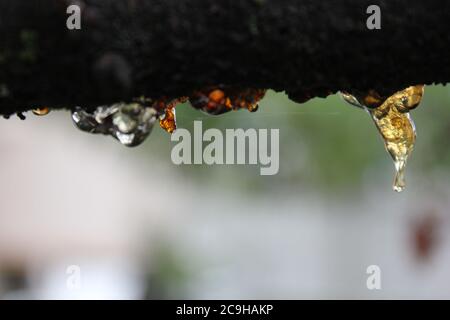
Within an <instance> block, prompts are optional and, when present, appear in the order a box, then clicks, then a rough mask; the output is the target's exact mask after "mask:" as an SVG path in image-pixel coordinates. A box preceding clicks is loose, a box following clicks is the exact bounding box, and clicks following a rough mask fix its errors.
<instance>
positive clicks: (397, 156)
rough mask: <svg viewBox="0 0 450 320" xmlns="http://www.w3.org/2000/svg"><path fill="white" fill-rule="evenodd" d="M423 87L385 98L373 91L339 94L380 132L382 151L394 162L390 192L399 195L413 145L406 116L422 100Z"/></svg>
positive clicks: (412, 130)
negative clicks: (382, 144) (365, 112)
mask: <svg viewBox="0 0 450 320" xmlns="http://www.w3.org/2000/svg"><path fill="white" fill-rule="evenodd" d="M423 92H424V86H423V85H416V86H411V87H408V88H406V89H405V90H402V91H398V92H396V93H395V94H393V95H392V96H390V97H388V98H384V97H381V96H380V95H378V94H377V93H376V92H375V91H373V90H372V91H370V92H369V93H367V94H356V95H353V94H350V93H347V92H342V93H341V95H342V97H343V98H344V100H345V101H347V102H348V103H350V104H352V105H355V106H358V107H361V108H364V109H366V110H367V112H368V113H369V114H370V115H371V117H372V119H373V121H374V123H375V125H376V126H377V128H378V131H379V132H380V134H381V136H382V138H383V140H384V144H385V147H386V150H387V151H388V152H389V154H390V155H391V157H392V159H393V160H394V166H395V171H396V173H395V178H394V184H393V189H394V190H395V191H397V192H401V191H403V190H404V188H405V167H406V163H407V160H408V157H409V156H410V155H411V153H412V151H413V149H414V144H415V142H416V129H415V125H414V122H413V120H412V118H411V116H410V114H409V111H410V110H413V109H415V108H416V107H417V106H418V105H419V103H420V101H421V100H422V96H423Z"/></svg>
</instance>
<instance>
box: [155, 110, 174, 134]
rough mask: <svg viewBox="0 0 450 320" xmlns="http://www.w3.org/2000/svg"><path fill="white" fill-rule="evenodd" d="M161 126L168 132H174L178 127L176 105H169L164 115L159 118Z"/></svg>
mask: <svg viewBox="0 0 450 320" xmlns="http://www.w3.org/2000/svg"><path fill="white" fill-rule="evenodd" d="M159 124H160V126H161V128H163V129H164V130H166V131H167V132H168V133H172V132H174V131H175V130H176V129H177V120H176V115H175V107H168V108H166V110H165V113H164V115H163V116H162V117H161V119H160V120H159Z"/></svg>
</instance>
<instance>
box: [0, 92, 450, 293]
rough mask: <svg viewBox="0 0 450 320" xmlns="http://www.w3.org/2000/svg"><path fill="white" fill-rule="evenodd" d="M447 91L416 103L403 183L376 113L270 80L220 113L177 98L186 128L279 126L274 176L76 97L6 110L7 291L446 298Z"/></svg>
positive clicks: (0, 128) (3, 267)
mask: <svg viewBox="0 0 450 320" xmlns="http://www.w3.org/2000/svg"><path fill="white" fill-rule="evenodd" d="M449 103H450V90H449V89H448V88H444V87H427V88H426V96H425V100H424V103H423V104H422V105H421V106H419V108H418V109H417V110H415V112H413V114H412V115H413V118H414V119H415V120H416V126H417V130H418V139H417V147H416V150H415V153H414V154H413V156H412V158H411V160H410V163H409V165H408V168H407V184H408V185H407V189H406V190H405V191H404V192H403V193H401V194H397V193H394V192H393V191H392V189H391V182H392V178H393V165H392V163H391V160H390V158H389V156H388V155H387V154H386V153H385V151H384V147H383V144H382V142H381V139H380V137H379V136H378V133H377V132H376V129H375V128H374V127H373V124H372V123H371V120H370V119H369V117H368V115H367V114H365V113H364V112H362V111H361V110H358V109H356V108H352V107H350V106H347V105H346V104H345V103H344V102H343V101H342V100H341V99H339V97H337V96H333V97H329V98H327V99H315V100H312V101H310V102H308V103H306V104H304V105H297V104H295V103H293V102H290V101H289V100H288V99H287V97H285V96H284V95H283V94H281V93H277V94H275V93H273V92H270V93H269V95H268V96H267V97H266V98H265V99H264V100H263V102H262V104H261V106H260V110H259V111H258V112H257V113H255V114H250V113H247V112H246V111H239V112H232V113H230V114H227V115H224V116H223V117H218V118H216V117H208V116H205V115H203V114H201V113H200V112H198V111H195V110H191V108H189V107H188V105H183V106H180V107H178V109H177V115H178V125H179V127H186V128H191V127H192V122H193V120H195V119H201V120H203V126H204V128H205V129H206V128H208V127H217V128H219V129H225V128H238V127H242V128H250V127H260V128H279V129H280V172H279V174H278V175H276V176H259V168H258V167H257V166H238V165H235V166H211V167H208V166H195V165H193V166H175V165H173V164H172V162H171V160H170V151H171V146H172V143H171V142H170V137H169V135H168V134H166V133H165V132H163V131H162V130H161V129H160V128H159V127H155V128H154V131H153V133H152V134H151V136H150V137H149V138H148V140H147V141H146V142H145V143H144V144H143V145H142V146H140V147H137V148H135V149H128V148H126V147H123V146H121V145H120V144H119V143H118V142H117V141H115V140H113V139H112V138H110V137H106V136H100V135H99V136H96V135H90V134H87V133H84V132H81V131H78V130H77V129H76V128H75V127H74V126H73V124H72V123H71V119H70V115H69V113H68V112H63V111H59V112H51V113H50V114H49V115H48V116H45V117H36V116H34V115H32V114H31V113H30V114H28V115H27V120H26V121H20V120H19V119H17V118H12V119H10V120H1V121H0V200H1V201H0V298H3V299H34V298H37V299H72V298H75V299H78V298H85V299H101V298H112V299H143V298H150V299H151V298H160V299H164V298H183V299H184V298H189V299H197V298H199V299H213V298H214V299H216V298H217V299H241V298H242V299H260V298H261V299H298V298H309V299H316V298H338V299H340V298H361V299H375V298H377V299H378V298H394V299H397V298H450V271H449V270H450V221H449V220H450V216H449V206H450V201H449V195H450V182H449V181H450V180H449V173H450V153H449V151H450V146H449V142H448V137H449V135H450V125H449V124H450V108H449V106H448V105H446V104H449ZM369 265H378V266H379V267H380V268H381V285H382V287H381V290H368V289H367V287H366V279H367V277H368V274H366V268H367V267H368V266H369ZM71 266H75V267H76V268H78V269H77V270H79V274H78V275H79V279H80V285H79V286H78V287H76V288H73V287H71V286H70V285H68V283H69V282H70V281H71V277H72V276H73V274H71V273H70V272H68V271H70V270H71V269H70V268H71Z"/></svg>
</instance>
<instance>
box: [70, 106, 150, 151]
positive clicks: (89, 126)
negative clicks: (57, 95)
mask: <svg viewBox="0 0 450 320" xmlns="http://www.w3.org/2000/svg"><path fill="white" fill-rule="evenodd" d="M156 119H157V111H156V110H155V109H154V108H151V107H146V106H143V105H141V104H139V103H129V104H126V103H116V104H114V105H111V106H100V107H98V108H97V109H95V111H94V112H92V113H89V112H86V111H85V110H83V109H81V108H79V107H77V108H75V110H74V111H73V112H72V120H73V122H74V123H75V125H76V126H77V127H78V128H79V129H80V130H82V131H86V132H90V133H98V134H105V135H110V136H112V137H114V138H115V139H117V140H118V141H119V142H120V143H121V144H123V145H125V146H128V147H134V146H137V145H139V144H141V143H142V142H143V141H144V140H145V139H146V138H147V136H148V135H149V134H150V132H151V131H152V128H153V125H154V123H155V121H156Z"/></svg>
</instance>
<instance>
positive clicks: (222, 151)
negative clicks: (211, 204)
mask: <svg viewBox="0 0 450 320" xmlns="http://www.w3.org/2000/svg"><path fill="white" fill-rule="evenodd" d="M171 140H172V141H174V142H178V143H177V144H176V145H175V146H174V147H173V148H172V153H171V158H172V162H173V163H174V164H176V165H181V164H207V165H213V164H218V165H223V164H227V165H229V164H240V165H245V164H250V165H257V164H259V165H260V175H263V176H267V175H276V174H277V173H278V171H279V168H280V165H279V157H280V156H279V153H280V148H279V140H280V132H279V129H270V141H269V130H268V129H254V128H251V129H247V130H244V129H226V130H225V135H224V134H223V132H222V131H220V130H219V129H215V128H210V129H207V130H206V131H205V132H203V129H202V122H201V121H194V134H193V138H192V136H191V133H190V132H189V131H188V130H187V129H183V128H180V129H177V130H176V131H175V132H174V133H173V134H172V136H171ZM204 142H208V144H207V145H206V146H205V147H204V148H203V143H204ZM192 150H193V152H192ZM192 153H193V154H194V158H193V159H192Z"/></svg>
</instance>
